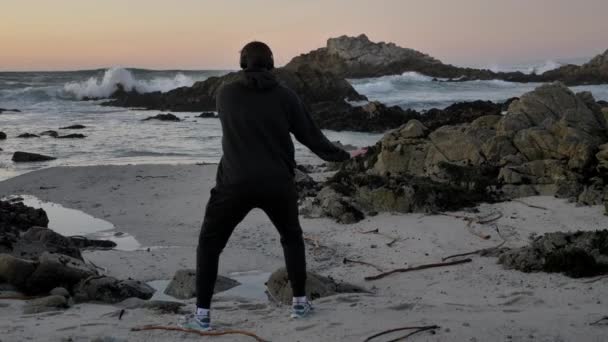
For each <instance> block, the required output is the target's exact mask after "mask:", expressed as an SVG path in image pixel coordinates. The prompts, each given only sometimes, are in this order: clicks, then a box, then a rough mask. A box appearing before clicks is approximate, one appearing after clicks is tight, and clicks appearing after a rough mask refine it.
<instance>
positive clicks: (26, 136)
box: [17, 133, 40, 138]
mask: <svg viewBox="0 0 608 342" xmlns="http://www.w3.org/2000/svg"><path fill="white" fill-rule="evenodd" d="M17 138H40V136H39V135H36V134H32V133H23V134H19V135H18V136H17Z"/></svg>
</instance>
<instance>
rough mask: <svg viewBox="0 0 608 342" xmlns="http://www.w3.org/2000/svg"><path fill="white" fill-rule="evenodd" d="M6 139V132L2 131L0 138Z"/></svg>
mask: <svg viewBox="0 0 608 342" xmlns="http://www.w3.org/2000/svg"><path fill="white" fill-rule="evenodd" d="M4 139H6V133H4V132H0V140H4Z"/></svg>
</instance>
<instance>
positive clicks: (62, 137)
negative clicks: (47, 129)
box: [56, 134, 87, 139]
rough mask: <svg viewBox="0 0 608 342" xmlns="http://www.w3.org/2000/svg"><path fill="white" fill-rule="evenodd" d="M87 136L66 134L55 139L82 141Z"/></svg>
mask: <svg viewBox="0 0 608 342" xmlns="http://www.w3.org/2000/svg"><path fill="white" fill-rule="evenodd" d="M86 137H87V136H86V135H84V134H67V135H60V136H58V137H56V138H57V139H84V138H86Z"/></svg>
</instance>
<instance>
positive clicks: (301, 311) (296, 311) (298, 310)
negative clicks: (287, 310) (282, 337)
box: [291, 301, 313, 318]
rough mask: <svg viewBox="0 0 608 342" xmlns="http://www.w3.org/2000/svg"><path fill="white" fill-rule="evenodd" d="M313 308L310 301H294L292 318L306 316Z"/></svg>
mask: <svg viewBox="0 0 608 342" xmlns="http://www.w3.org/2000/svg"><path fill="white" fill-rule="evenodd" d="M312 310H313V307H312V304H311V303H310V302H308V301H307V302H305V303H294V304H292V305H291V318H304V317H306V316H308V315H309V314H310V313H311V312H312Z"/></svg>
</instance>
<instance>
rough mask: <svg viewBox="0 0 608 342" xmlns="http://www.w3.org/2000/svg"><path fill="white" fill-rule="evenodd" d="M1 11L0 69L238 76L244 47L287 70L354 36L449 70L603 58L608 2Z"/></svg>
mask: <svg viewBox="0 0 608 342" xmlns="http://www.w3.org/2000/svg"><path fill="white" fill-rule="evenodd" d="M0 1H1V3H2V4H1V6H0V70H15V71H17V70H78V69H91V68H101V67H110V66H124V67H140V68H151V69H236V68H238V53H239V50H240V48H241V47H242V46H243V45H244V44H245V43H247V42H249V41H251V40H262V41H265V42H266V43H268V44H269V45H270V46H271V48H272V49H273V51H274V55H275V60H276V61H277V64H278V65H283V64H284V63H286V62H288V61H289V60H290V59H291V58H292V57H294V56H296V55H298V54H301V53H305V52H308V51H310V50H312V49H316V48H319V47H322V46H325V42H326V40H327V38H330V37H336V36H340V35H343V34H346V35H358V34H360V33H365V34H367V35H368V37H370V39H371V40H374V41H386V42H389V41H390V42H394V43H396V44H398V45H401V46H404V47H409V48H414V49H416V50H419V51H422V52H425V53H428V54H430V55H431V56H433V57H436V58H438V59H440V60H442V61H443V62H446V63H451V64H456V65H479V66H491V65H501V64H510V63H519V62H525V61H541V60H549V59H553V60H555V59H558V60H559V59H563V58H578V57H592V56H594V55H596V54H598V53H601V52H603V51H605V50H606V49H608V20H606V13H608V0H577V1H573V0H335V1H334V0H217V1H210V0H0Z"/></svg>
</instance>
